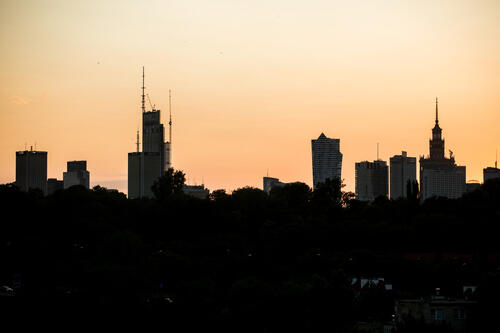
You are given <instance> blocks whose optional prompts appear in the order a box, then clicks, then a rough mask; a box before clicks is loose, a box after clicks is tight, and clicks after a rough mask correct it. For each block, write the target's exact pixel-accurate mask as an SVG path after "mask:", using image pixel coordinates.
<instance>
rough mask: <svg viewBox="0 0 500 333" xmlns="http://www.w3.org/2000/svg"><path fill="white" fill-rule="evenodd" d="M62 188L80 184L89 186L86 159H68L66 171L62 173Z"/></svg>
mask: <svg viewBox="0 0 500 333" xmlns="http://www.w3.org/2000/svg"><path fill="white" fill-rule="evenodd" d="M63 182H64V189H67V188H70V187H71V186H74V185H81V186H83V187H85V188H86V189H88V188H89V186H90V172H88V171H87V161H69V162H68V163H67V169H66V172H64V173H63Z"/></svg>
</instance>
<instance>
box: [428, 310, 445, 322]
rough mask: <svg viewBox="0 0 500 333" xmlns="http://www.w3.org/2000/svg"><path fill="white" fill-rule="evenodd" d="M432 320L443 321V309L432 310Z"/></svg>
mask: <svg viewBox="0 0 500 333" xmlns="http://www.w3.org/2000/svg"><path fill="white" fill-rule="evenodd" d="M431 318H432V320H443V310H441V309H431Z"/></svg>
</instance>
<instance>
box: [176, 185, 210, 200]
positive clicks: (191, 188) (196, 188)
mask: <svg viewBox="0 0 500 333" xmlns="http://www.w3.org/2000/svg"><path fill="white" fill-rule="evenodd" d="M182 192H184V194H186V195H190V196H192V197H195V198H198V199H206V198H208V195H209V194H210V190H209V189H208V188H205V185H203V184H202V185H184V186H183V187H182Z"/></svg>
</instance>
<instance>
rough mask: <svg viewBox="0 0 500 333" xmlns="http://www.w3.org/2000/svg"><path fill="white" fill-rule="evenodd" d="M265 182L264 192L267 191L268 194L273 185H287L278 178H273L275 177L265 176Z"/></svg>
mask: <svg viewBox="0 0 500 333" xmlns="http://www.w3.org/2000/svg"><path fill="white" fill-rule="evenodd" d="M263 183H264V184H263V185H264V192H266V193H267V194H269V193H271V190H272V189H273V187H281V186H285V185H286V183H282V182H280V180H279V179H278V178H273V177H264V178H263Z"/></svg>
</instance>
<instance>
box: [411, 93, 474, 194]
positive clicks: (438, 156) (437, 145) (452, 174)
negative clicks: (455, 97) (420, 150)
mask: <svg viewBox="0 0 500 333" xmlns="http://www.w3.org/2000/svg"><path fill="white" fill-rule="evenodd" d="M441 132H442V130H441V128H440V127H439V119H438V101H437V98H436V123H435V125H434V128H433V129H432V139H430V140H429V152H430V155H429V156H427V157H426V158H424V157H423V156H421V157H420V197H421V198H422V199H424V200H425V199H428V198H430V197H434V196H440V197H447V198H459V197H461V196H462V194H464V192H465V190H466V186H465V166H457V165H456V164H455V157H454V156H453V152H452V151H450V158H446V157H445V156H444V139H443V138H442V136H441Z"/></svg>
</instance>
